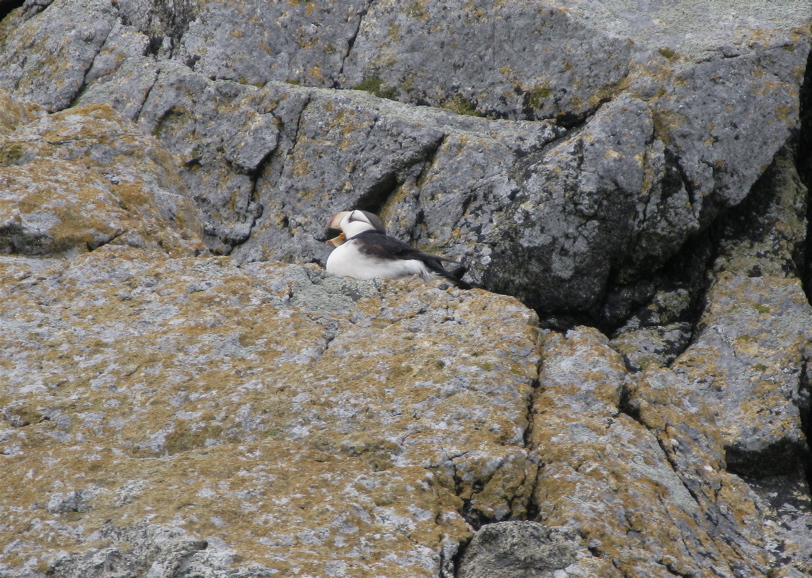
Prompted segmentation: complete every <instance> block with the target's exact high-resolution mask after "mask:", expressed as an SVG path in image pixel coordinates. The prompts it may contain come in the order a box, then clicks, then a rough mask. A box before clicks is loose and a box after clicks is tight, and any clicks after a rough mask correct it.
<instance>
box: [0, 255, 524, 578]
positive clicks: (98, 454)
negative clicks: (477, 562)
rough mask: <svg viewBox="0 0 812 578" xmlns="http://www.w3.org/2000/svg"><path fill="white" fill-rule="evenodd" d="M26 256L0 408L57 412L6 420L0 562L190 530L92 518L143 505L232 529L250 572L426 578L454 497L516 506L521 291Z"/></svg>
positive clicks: (460, 512) (113, 558)
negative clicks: (38, 262)
mask: <svg viewBox="0 0 812 578" xmlns="http://www.w3.org/2000/svg"><path fill="white" fill-rule="evenodd" d="M24 266H25V261H24V259H23V258H19V257H18V258H16V259H15V260H13V261H10V262H8V263H4V268H5V270H6V272H7V273H6V274H5V275H4V276H3V279H4V282H3V284H2V288H0V293H2V296H3V297H2V298H3V302H4V303H5V305H4V308H3V313H2V315H3V317H4V320H3V322H2V323H3V326H4V327H5V328H7V330H6V331H4V334H3V337H2V339H3V348H4V351H6V352H7V354H5V355H4V359H6V360H14V361H12V362H11V364H10V365H9V364H4V365H3V366H2V369H0V371H2V378H0V382H2V383H3V384H5V385H4V388H3V390H2V393H1V394H0V407H3V408H6V410H5V411H4V415H6V414H9V415H10V414H12V413H15V412H16V414H20V412H21V410H18V409H15V408H25V407H27V408H33V410H32V411H37V412H39V415H42V416H47V419H40V420H37V421H30V422H29V424H28V425H25V426H22V427H17V428H14V429H12V430H11V432H10V433H9V434H8V435H7V436H6V437H4V438H1V439H3V440H4V441H3V443H2V444H0V445H1V446H2V448H3V450H4V451H5V452H6V454H7V455H6V457H5V458H4V459H6V460H7V461H6V462H5V466H4V468H3V471H2V474H0V476H2V482H0V484H2V486H3V487H4V488H6V487H9V488H14V489H12V490H10V491H9V492H5V493H4V494H3V496H2V498H0V508H2V509H3V511H4V517H3V519H4V521H3V536H7V537H8V540H5V541H3V542H2V545H0V551H3V550H4V549H5V552H6V553H5V554H4V555H3V558H2V563H3V564H4V566H0V568H2V569H3V570H4V571H9V570H10V569H12V568H20V567H23V566H25V565H26V564H28V565H33V566H34V567H37V565H38V564H39V565H40V568H45V567H53V568H56V570H54V572H58V574H59V575H72V574H70V573H69V572H74V571H77V572H78V571H79V569H82V568H91V569H92V568H111V569H112V570H111V571H113V570H115V571H122V572H123V571H124V570H123V568H130V569H131V571H134V570H132V569H133V568H137V567H144V568H148V567H150V565H152V564H154V563H155V560H158V559H159V558H160V559H163V558H161V557H162V556H163V557H165V558H166V557H168V559H171V560H174V562H172V564H175V563H181V562H180V560H181V559H185V558H184V557H188V556H189V555H192V554H193V553H194V552H196V551H197V550H195V549H192V550H185V549H181V550H182V551H177V552H176V551H175V550H174V549H173V548H174V547H173V546H172V547H170V546H166V548H169V550H170V551H171V552H170V553H164V554H160V553H159V552H156V551H155V547H153V546H149V545H148V544H144V545H143V546H141V545H135V544H136V543H135V542H133V544H134V546H133V550H128V549H127V547H126V545H122V544H123V542H126V541H128V539H126V538H111V537H110V536H109V535H108V534H107V533H106V532H108V531H106V530H103V528H105V527H106V525H108V524H110V525H112V526H115V527H116V528H120V529H121V532H123V533H124V535H125V536H126V535H129V534H128V533H139V532H142V531H143V530H139V529H138V528H139V527H140V526H138V524H140V523H142V522H144V521H148V523H149V528H154V527H155V526H156V525H158V526H167V527H173V528H176V529H177V530H178V531H180V530H182V531H183V532H185V533H187V534H189V535H191V536H194V539H195V540H200V539H205V540H206V541H208V542H209V543H212V542H213V541H216V540H223V541H224V542H223V543H224V544H227V545H228V548H229V549H231V550H234V551H235V552H236V554H234V556H237V555H239V557H240V558H239V559H236V558H235V564H238V565H239V566H240V567H242V568H244V569H246V570H244V572H245V575H250V571H249V570H247V569H248V568H250V567H252V566H251V565H254V566H257V567H267V568H272V569H274V570H275V571H277V572H281V573H290V572H292V571H293V569H294V568H301V569H302V571H305V570H306V571H307V572H309V573H311V574H328V573H329V572H334V571H335V572H337V571H338V570H336V568H339V569H342V568H343V570H341V571H343V572H345V573H347V574H358V573H366V572H370V571H374V572H377V573H383V574H389V575H392V574H393V573H397V572H408V573H409V574H410V575H414V576H433V575H437V574H438V573H439V571H440V568H441V567H443V565H444V564H445V563H444V562H443V560H442V559H441V554H440V553H441V551H443V546H442V544H447V543H459V541H461V540H463V539H465V538H466V537H467V536H469V535H470V530H469V526H468V525H467V524H466V521H465V518H464V517H463V516H466V517H468V518H469V519H471V520H476V521H478V522H483V521H489V520H500V519H505V518H507V517H510V516H517V515H521V512H523V511H525V510H526V508H527V504H528V502H529V500H530V495H531V491H532V481H533V480H534V478H535V471H536V461H535V459H534V457H533V456H532V455H531V454H530V452H528V451H527V450H526V449H525V447H524V442H523V436H524V432H525V429H526V428H527V404H528V401H529V396H530V393H531V385H532V383H533V382H534V380H535V377H536V363H537V361H538V356H537V352H536V347H535V344H536V330H535V329H534V326H535V323H536V318H535V315H534V314H533V313H532V312H531V311H529V310H527V309H526V308H524V307H522V306H521V305H520V304H519V303H518V302H517V301H515V300H514V299H511V298H507V297H496V296H493V295H491V294H488V293H486V292H483V291H477V290H473V291H468V292H461V291H459V290H456V289H449V290H442V289H440V288H436V287H431V286H427V285H425V284H423V282H422V281H420V280H404V281H399V282H394V283H382V282H356V281H352V280H347V279H341V278H336V277H332V276H329V275H326V274H325V273H324V272H323V271H321V270H320V269H318V268H314V267H310V268H303V267H300V266H288V265H282V264H278V263H276V264H271V263H252V264H249V265H245V266H240V265H238V264H236V263H234V262H233V261H231V260H229V259H228V258H225V257H223V258H219V259H215V258H211V257H208V258H205V259H202V258H182V259H173V258H167V257H166V256H164V255H162V254H160V253H154V252H153V253H147V252H144V251H142V250H140V249H136V248H133V247H124V246H113V245H104V246H102V247H100V248H98V249H96V250H94V251H92V252H90V253H86V254H84V255H80V256H78V257H75V258H73V259H71V260H69V261H60V262H57V263H54V264H52V265H51V266H50V267H46V268H45V269H40V270H39V271H37V272H36V273H33V274H31V273H30V274H29V276H23V278H22V279H20V274H19V271H20V268H21V267H24ZM69 296H70V297H69ZM36 303H47V304H48V305H47V308H45V307H43V306H40V305H36ZM40 316H42V317H40ZM38 317H39V318H38ZM46 319H47V320H48V321H47V322H46ZM494 330H496V331H498V332H499V334H500V335H499V336H498V337H497V336H496V335H495V334H494ZM494 339H498V341H499V343H500V347H499V348H498V349H494V348H493V343H494V341H493V340H494ZM60 424H62V425H60ZM15 444H19V447H18V448H16V449H14V450H13V451H9V448H10V447H11V446H14V445H15ZM68 448H73V449H71V450H68ZM8 460H14V461H13V462H10V461H8ZM46 463H47V464H50V465H48V466H47V467H45V466H44V464H46ZM26 476H28V478H26ZM20 479H25V480H26V483H25V484H24V485H19V484H15V483H14V481H16V480H20ZM91 486H92V488H91ZM89 489H93V494H92V497H90V496H91V495H90V494H87V492H88V491H89ZM56 494H59V496H58V499H57V497H55V496H56ZM71 495H73V496H78V495H81V496H86V495H87V496H88V497H87V499H84V498H83V500H82V502H81V503H82V507H77V508H75V509H71V508H68V506H67V505H65V504H68V501H66V500H68V498H66V496H71ZM52 504H53V506H52ZM46 505H47V506H46ZM17 506H20V507H22V508H23V509H22V510H11V509H10V508H13V507H17ZM66 509H68V510H70V511H69V512H67V513H65V512H64V510H66ZM6 514H8V515H6ZM35 517H36V518H38V520H39V521H38V522H36V523H33V525H32V519H33V518H35ZM108 521H109V522H108ZM117 531H118V530H117ZM152 531H153V530H149V532H152ZM97 532H98V533H97ZM109 532H112V530H109ZM53 539H55V540H58V541H59V543H60V548H61V549H62V550H66V551H69V552H71V553H72V554H71V557H70V559H69V560H67V561H65V559H64V557H63V556H62V555H58V553H57V552H56V551H53V550H51V546H48V540H53ZM184 539H185V538H184ZM138 540H139V542H142V541H144V540H146V541H147V542H149V540H152V538H150V539H149V540H147V539H146V538H139V539H138ZM12 541H14V546H13V547H9V546H8V545H9V544H10V543H12ZM218 543H219V542H218ZM224 547H225V546H224ZM90 548H96V550H91V549H90ZM162 548H163V547H162ZM314 549H315V550H314ZM162 551H163V550H162ZM316 551H319V552H322V553H321V554H314V552H316ZM446 551H447V552H449V555H450V554H451V552H452V551H451V550H448V548H446ZM116 552H119V553H116ZM156 556H157V558H156ZM194 556H197V555H196V554H195V555H194ZM169 563H170V562H169V561H167V562H160V564H161V567H162V568H164V570H162V571H166V572H168V570H166V568H169V566H168V564H169ZM201 564H202V562H201ZM178 568H180V566H178ZM74 569H75V570H74ZM118 569H122V570H118ZM95 571H96V572H100V571H101V570H95ZM156 572H157V570H156ZM156 575H171V574H160V573H159V574H156ZM207 575H214V574H212V573H211V572H210V573H209V574H207Z"/></svg>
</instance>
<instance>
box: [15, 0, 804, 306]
mask: <svg viewBox="0 0 812 578" xmlns="http://www.w3.org/2000/svg"><path fill="white" fill-rule="evenodd" d="M67 4H68V2H58V3H54V4H52V5H50V6H49V7H47V9H45V10H43V11H42V12H40V13H39V14H36V15H35V16H30V15H29V13H27V12H23V13H20V14H19V15H17V16H14V17H11V18H9V19H8V23H7V28H6V29H5V30H7V32H5V34H6V35H7V36H8V38H9V40H8V41H7V42H6V43H5V45H4V46H3V48H2V49H1V50H0V62H7V63H8V64H9V66H8V67H7V68H6V69H5V70H6V73H5V74H6V76H5V77H0V86H5V87H7V88H10V89H13V90H15V91H17V92H18V93H19V94H21V95H23V96H25V97H28V98H34V99H36V100H39V101H40V102H42V103H43V104H45V105H46V106H48V107H49V108H51V109H54V108H60V107H64V106H67V105H68V104H69V103H70V102H72V101H73V99H74V98H76V97H77V96H78V97H79V101H80V102H84V103H90V102H94V103H108V104H111V105H112V106H114V107H116V108H117V109H118V110H120V111H121V112H122V113H124V114H125V115H126V116H128V117H129V118H132V119H134V120H137V121H138V122H140V123H141V124H142V125H143V126H144V127H145V128H147V129H148V130H150V131H153V132H154V133H155V134H156V135H158V136H159V137H160V138H161V140H162V141H163V142H164V143H165V145H166V146H168V147H169V148H170V149H171V150H172V151H173V152H174V153H175V154H176V155H177V160H178V164H179V169H180V170H181V172H182V174H183V175H184V177H185V179H186V181H187V184H188V185H189V186H190V188H191V189H192V190H193V193H194V194H195V197H196V199H197V200H198V202H199V205H200V207H201V209H202V210H203V212H204V214H205V215H206V221H207V227H206V233H207V234H206V240H207V243H208V244H209V246H210V247H211V248H212V249H213V250H215V251H216V252H218V253H233V254H234V255H235V257H237V258H238V259H240V260H256V259H269V258H272V259H284V260H289V261H296V262H302V261H316V262H322V261H323V259H324V258H325V256H326V252H325V250H324V248H323V247H322V246H321V245H320V240H321V237H322V233H321V222H322V220H323V219H324V217H326V216H329V215H330V214H333V213H334V212H336V211H337V210H341V209H346V208H349V207H353V206H355V207H360V208H364V209H367V210H375V211H380V212H381V213H382V216H383V217H384V219H385V220H386V221H387V223H388V225H389V227H390V229H391V230H392V232H394V233H395V234H396V235H398V236H401V237H402V238H404V239H405V240H408V241H411V242H413V243H416V244H418V245H421V246H423V247H425V248H427V249H431V250H435V251H439V252H443V253H445V254H447V255H449V256H451V257H459V258H464V259H465V261H466V263H467V264H468V266H469V270H470V273H469V280H471V281H472V282H474V283H475V284H478V285H481V286H483V287H486V288H488V289H491V290H494V291H498V292H502V293H509V294H512V295H515V296H517V297H519V298H520V299H522V301H523V302H525V303H526V304H528V305H530V306H532V307H534V308H537V309H539V310H542V311H545V312H550V313H577V314H581V315H583V314H587V315H590V316H592V317H593V318H595V317H597V316H598V315H599V313H598V309H599V307H600V304H601V302H602V300H603V298H604V296H605V295H606V294H607V292H611V291H612V290H613V284H615V283H618V282H619V283H622V284H627V283H630V282H634V281H635V280H637V279H639V278H641V277H645V276H646V275H649V274H650V272H651V271H652V270H655V269H657V268H659V267H662V266H663V265H664V264H665V263H666V262H667V261H668V259H669V258H671V257H672V256H673V255H675V254H676V253H677V252H678V251H679V249H680V247H681V246H682V245H683V244H684V243H685V241H686V240H687V239H689V238H690V237H691V236H693V235H695V234H696V233H697V232H699V231H702V230H705V229H707V227H708V226H709V225H710V224H711V223H712V222H713V220H714V218H715V216H716V215H717V214H718V213H719V211H720V210H723V209H725V208H726V207H730V206H733V205H736V204H737V203H739V202H740V201H741V200H742V199H743V198H744V196H745V195H746V193H747V191H748V190H749V188H750V187H751V186H752V184H753V183H754V182H755V181H756V179H757V178H758V177H759V176H760V174H761V173H762V172H763V171H764V169H765V167H767V166H768V164H769V163H770V162H771V159H772V157H773V155H774V154H775V152H776V151H778V150H779V148H780V147H781V146H783V145H784V144H785V142H786V141H787V139H788V138H789V135H790V133H791V131H792V130H794V129H795V128H797V122H798V121H797V119H798V92H799V86H800V82H801V72H802V70H803V65H804V62H805V59H806V55H807V52H808V40H807V39H806V38H805V37H804V36H802V35H800V34H797V33H794V32H792V26H794V25H798V24H800V23H801V22H802V18H800V17H799V15H796V14H795V13H793V12H791V11H790V12H787V14H786V16H787V18H786V19H785V20H784V21H782V22H780V23H779V22H777V21H769V22H768V21H767V20H762V21H759V20H757V18H763V17H764V14H763V13H762V12H759V9H758V8H757V7H749V8H748V9H747V10H746V14H747V17H750V18H753V19H756V20H751V21H747V22H759V24H747V25H746V26H745V28H743V29H741V28H740V30H745V32H743V33H742V34H744V36H745V37H746V36H747V34H752V35H753V36H754V37H755V36H758V38H759V42H758V43H754V42H750V43H748V42H743V41H742V40H741V38H740V36H735V34H739V33H738V32H735V30H736V29H735V20H728V19H726V18H727V17H721V16H720V23H721V24H720V27H719V28H718V29H717V28H715V27H712V26H709V25H708V24H707V23H706V22H704V19H705V18H706V17H707V16H708V15H716V14H717V7H716V5H715V4H711V5H709V6H705V5H702V6H700V5H695V4H691V5H690V7H689V10H692V11H693V12H691V14H693V15H694V19H693V20H690V24H686V23H685V22H684V21H683V20H684V19H683V20H680V19H679V18H677V14H676V13H674V12H673V10H672V9H671V8H670V7H669V6H666V5H664V4H663V5H660V4H654V5H652V6H650V7H648V10H650V18H651V20H646V19H645V18H629V17H628V14H629V12H628V10H629V6H626V5H621V4H618V5H615V4H614V3H611V2H610V3H607V4H606V5H604V6H601V7H593V6H591V5H590V9H589V10H587V6H586V5H581V4H580V3H574V4H572V5H568V6H558V5H553V4H547V3H542V2H533V3H530V4H528V3H526V2H522V3H519V2H515V3H512V2H508V3H504V4H500V5H499V6H498V7H491V6H485V5H483V6H482V7H480V9H479V11H477V8H476V6H474V11H473V12H466V11H468V10H470V8H471V7H465V8H463V7H462V6H460V7H457V8H455V5H443V6H442V7H440V6H439V5H438V6H437V7H432V6H427V7H420V6H417V5H416V6H411V5H410V6H406V5H403V6H400V5H398V4H396V3H392V4H387V3H384V4H374V5H372V6H367V5H366V4H365V3H362V2H357V3H350V4H342V6H341V8H336V7H321V8H317V7H315V6H314V5H310V4H309V3H297V4H293V5H288V4H274V5H268V4H266V3H253V2H249V3H247V4H246V5H245V6H244V7H242V8H241V9H240V10H239V11H237V12H233V11H232V10H231V9H227V8H226V7H225V5H220V4H219V3H210V4H207V5H205V6H202V7H193V6H191V5H188V6H187V5H186V4H183V5H182V6H178V7H175V8H174V9H173V10H169V9H168V8H167V7H165V6H163V5H160V6H159V5H158V4H156V5H155V6H153V5H152V4H150V3H145V2H121V3H118V4H116V5H115V6H113V7H109V6H108V7H104V8H102V7H96V5H95V4H93V5H92V6H91V5H88V7H87V8H84V7H83V6H84V5H81V6H80V5H72V6H73V7H74V8H76V9H81V10H85V12H87V10H91V11H93V10H98V11H99V14H98V17H97V18H95V20H94V21H96V22H99V23H100V24H98V26H102V23H103V26H102V28H100V29H99V30H98V31H97V32H94V33H93V34H92V35H91V36H92V38H91V39H90V40H88V41H86V42H85V41H84V40H80V39H78V38H75V37H74V36H71V35H69V34H68V35H64V34H63V35H58V34H50V33H48V38H51V39H52V40H50V41H52V42H55V41H56V40H55V39H56V38H60V39H62V40H61V41H62V44H61V45H60V47H56V48H50V49H49V52H50V53H54V52H57V51H58V50H63V51H66V52H68V53H70V54H72V55H75V56H73V57H72V58H74V60H76V59H79V60H76V64H75V68H76V69H77V70H79V69H81V70H82V78H81V79H80V78H78V76H77V79H76V80H75V81H72V82H71V83H67V84H66V83H65V82H64V81H62V80H61V79H60V80H58V78H61V77H59V75H61V74H62V73H61V72H59V73H57V71H56V70H51V69H49V68H42V67H40V68H37V69H36V70H35V69H34V68H32V67H31V66H33V64H30V63H33V62H35V57H34V56H29V57H28V58H26V59H24V61H25V62H27V63H29V64H26V65H25V66H23V67H22V68H21V67H20V66H19V65H18V64H17V63H19V62H21V61H23V60H22V59H20V58H19V55H20V54H21V51H23V50H27V48H25V47H27V46H29V45H30V43H27V40H26V39H28V38H31V37H33V36H32V35H33V34H34V32H35V31H40V32H36V33H37V34H41V35H45V34H46V32H45V31H47V30H48V27H49V26H59V27H63V28H64V27H69V26H72V25H73V24H72V22H73V21H72V20H70V19H69V18H67V17H66V18H63V12H64V11H65V10H67V8H64V7H63V6H67ZM146 8H149V10H146ZM94 14H95V13H94ZM619 15H626V16H623V17H621V16H619ZM26 18H27V20H26ZM661 22H663V23H673V22H677V24H675V26H674V27H673V28H668V30H669V31H670V32H669V33H667V34H666V33H665V32H664V28H663V24H661ZM793 23H795V24H793ZM748 26H750V27H751V28H747V27H748ZM759 26H761V27H762V28H759ZM29 29H31V30H32V32H28V30H29ZM271 29H278V31H281V33H280V34H270V32H269V30H271ZM485 32H487V34H485ZM700 32H701V33H702V34H704V36H702V39H701V40H689V37H691V38H693V36H691V35H692V34H697V33H700ZM680 34H683V36H680ZM88 38H90V37H88ZM483 38H491V39H494V38H498V39H499V41H498V42H496V41H491V42H485V41H484V40H483ZM725 38H727V39H729V43H728V44H724V43H723V40H724V39H725ZM422 39H428V40H422ZM43 46H45V44H43ZM226 55H228V56H226ZM45 56H46V55H45V54H41V55H39V56H37V58H40V59H42V60H43V61H44V60H45ZM3 59H5V60H3ZM84 71H87V74H85V73H84ZM275 80H276V81H278V80H284V81H290V82H295V83H298V84H302V85H310V86H322V87H334V86H340V87H343V88H348V87H350V88H351V87H354V86H361V87H362V88H364V89H365V90H368V91H370V92H372V93H373V94H376V95H378V96H380V95H385V96H389V97H398V98H401V99H402V100H405V101H408V102H413V103H422V104H432V105H435V106H446V107H447V108H451V109H452V110H454V111H456V112H458V113H459V112H476V113H477V114H486V115H489V116H490V117H494V116H498V117H505V118H513V119H520V118H527V119H537V118H558V119H559V121H560V122H559V126H554V125H553V124H551V123H539V124H538V125H537V126H535V127H533V126H530V125H526V124H522V123H520V122H508V121H495V120H491V121H485V120H482V121H479V122H475V119H470V120H469V119H468V118H467V117H464V116H462V117H458V118H453V117H455V116H457V115H453V114H447V115H445V116H444V115H443V114H441V113H437V112H435V111H433V110H430V109H428V108H426V107H418V108H414V107H410V106H408V105H402V106H401V105H393V104H389V103H387V102H385V101H381V99H379V98H378V99H371V98H366V97H362V96H361V95H353V94H351V93H347V94H344V95H340V96H339V95H335V94H334V93H332V92H321V91H318V90H314V89H310V90H308V89H302V88H297V87H295V86H293V85H291V84H273V83H272V82H273V81H275ZM224 81H236V82H237V84H233V83H230V82H224ZM49 82H50V83H51V84H53V83H57V82H59V84H60V85H61V86H63V88H61V89H60V91H61V92H60V91H53V90H50V86H49V85H48V83H49ZM239 83H242V84H239ZM252 84H253V85H258V86H263V87H264V88H262V89H257V88H254V87H252V86H251V85H252ZM390 85H391V86H390ZM63 93H64V95H63V96H59V95H60V94H63ZM212 110H215V111H216V112H215V113H212V112H211V111H212ZM533 133H535V134H533ZM314 207H315V209H314Z"/></svg>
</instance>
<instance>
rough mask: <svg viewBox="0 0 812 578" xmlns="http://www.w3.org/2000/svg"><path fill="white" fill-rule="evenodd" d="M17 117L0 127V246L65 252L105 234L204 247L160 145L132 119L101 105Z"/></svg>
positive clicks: (107, 238)
mask: <svg viewBox="0 0 812 578" xmlns="http://www.w3.org/2000/svg"><path fill="white" fill-rule="evenodd" d="M25 120H31V119H30V118H25ZM25 120H23V121H21V126H18V127H17V128H16V130H14V131H13V132H10V133H8V134H6V135H4V136H0V182H1V183H2V184H3V188H4V191H3V192H2V200H0V252H2V253H15V254H28V255H48V256H51V255H55V254H75V253H77V252H86V251H91V250H93V249H96V248H97V247H99V246H101V245H104V244H107V243H118V244H127V245H132V246H137V247H147V246H149V247H154V248H158V247H160V248H162V249H163V250H164V251H167V252H169V253H171V254H175V255H180V254H185V255H189V254H195V253H200V252H202V251H204V250H205V246H204V245H203V244H202V243H201V241H200V237H199V235H200V233H202V223H201V222H200V216H199V212H198V210H197V207H196V206H194V205H193V204H192V202H191V199H190V198H189V193H188V191H187V189H186V187H185V185H184V183H183V181H182V180H181V179H180V177H179V175H178V174H177V172H176V171H175V170H174V166H173V164H172V162H171V159H170V157H169V155H168V154H167V153H166V151H165V150H164V149H163V148H162V147H161V146H160V145H159V144H158V143H157V142H156V141H155V140H154V139H152V138H151V137H148V136H147V135H145V134H143V133H142V132H141V131H140V130H139V129H138V128H137V127H135V126H134V125H133V124H132V123H130V122H128V121H126V120H124V119H122V118H121V117H120V116H119V115H118V114H116V113H115V112H114V111H113V110H111V109H109V108H108V107H105V106H90V107H80V108H74V109H70V110H69V111H66V112H61V113H57V114H54V115H50V116H43V117H41V118H39V119H38V120H34V121H33V122H29V123H27V124H22V122H25Z"/></svg>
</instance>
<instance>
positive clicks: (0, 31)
mask: <svg viewBox="0 0 812 578" xmlns="http://www.w3.org/2000/svg"><path fill="white" fill-rule="evenodd" d="M114 21H115V9H114V8H113V6H112V5H111V4H110V2H108V1H107V0H55V1H54V2H53V3H51V4H50V5H49V6H47V9H46V10H45V11H44V12H38V11H37V10H33V9H30V10H26V9H25V7H24V8H21V9H19V10H16V11H15V12H13V13H12V14H11V15H10V16H9V17H8V18H6V19H4V20H3V22H2V24H0V38H2V44H0V89H4V90H8V91H10V92H12V93H13V94H14V95H15V96H18V97H21V98H23V99H26V100H33V101H36V102H37V103H39V104H41V105H42V106H44V107H45V108H47V109H48V110H49V111H52V112H53V111H57V110H61V109H63V108H65V107H67V106H70V104H71V102H72V101H73V99H74V98H75V97H76V95H77V94H78V93H79V91H80V90H81V89H82V87H83V86H84V82H85V72H86V71H87V70H88V68H90V67H91V65H92V64H93V61H94V59H95V58H96V55H97V54H98V53H99V50H100V49H101V47H102V45H103V44H104V43H105V41H106V40H107V36H108V34H109V33H110V30H111V29H112V28H113V23H114ZM23 54H25V57H23Z"/></svg>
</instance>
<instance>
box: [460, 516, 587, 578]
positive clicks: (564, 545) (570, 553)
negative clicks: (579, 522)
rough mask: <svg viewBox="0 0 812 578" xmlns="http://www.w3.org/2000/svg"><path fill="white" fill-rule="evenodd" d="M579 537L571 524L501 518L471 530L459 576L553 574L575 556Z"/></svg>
mask: <svg viewBox="0 0 812 578" xmlns="http://www.w3.org/2000/svg"><path fill="white" fill-rule="evenodd" d="M579 545H580V544H579V540H578V538H577V536H576V535H575V532H573V531H572V529H571V528H551V529H549V530H548V529H547V528H545V527H544V526H543V525H542V524H539V523H537V522H500V523H498V524H489V525H487V526H484V527H483V528H482V529H481V530H479V531H478V532H477V533H476V534H474V537H473V539H472V540H471V543H470V544H468V546H467V547H466V549H465V553H464V554H463V556H462V559H461V560H460V566H459V570H458V572H457V576H459V577H460V578H531V577H533V578H553V576H554V573H553V572H554V570H559V569H563V568H565V567H567V566H569V565H570V564H572V563H573V562H574V561H575V559H576V552H577V551H578V548H579Z"/></svg>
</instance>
